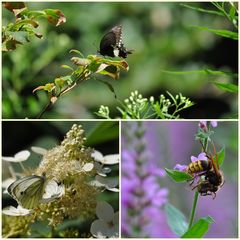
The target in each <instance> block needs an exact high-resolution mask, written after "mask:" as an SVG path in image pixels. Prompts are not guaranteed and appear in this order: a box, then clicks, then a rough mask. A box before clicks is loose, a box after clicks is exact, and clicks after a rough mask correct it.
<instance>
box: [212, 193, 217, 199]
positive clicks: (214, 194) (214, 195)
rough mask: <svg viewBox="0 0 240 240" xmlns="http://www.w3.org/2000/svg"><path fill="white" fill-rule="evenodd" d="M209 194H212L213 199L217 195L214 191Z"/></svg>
mask: <svg viewBox="0 0 240 240" xmlns="http://www.w3.org/2000/svg"><path fill="white" fill-rule="evenodd" d="M211 195H213V200H214V199H215V197H216V196H217V195H216V193H215V192H212V194H211Z"/></svg>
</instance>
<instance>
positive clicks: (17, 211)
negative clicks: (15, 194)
mask: <svg viewBox="0 0 240 240" xmlns="http://www.w3.org/2000/svg"><path fill="white" fill-rule="evenodd" d="M2 213H3V214H5V215H9V216H26V215H29V214H30V213H31V210H29V209H26V208H23V207H21V206H20V205H18V207H17V208H15V207H13V206H9V207H7V208H5V209H3V210H2Z"/></svg>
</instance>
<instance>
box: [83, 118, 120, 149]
mask: <svg viewBox="0 0 240 240" xmlns="http://www.w3.org/2000/svg"><path fill="white" fill-rule="evenodd" d="M118 135H119V125H118V122H117V121H116V122H113V121H107V122H100V123H99V124H97V125H96V126H95V128H93V129H92V131H91V132H89V133H88V135H87V140H86V145H87V146H94V145H96V144H99V143H103V142H105V141H110V140H112V139H115V138H117V137H118Z"/></svg>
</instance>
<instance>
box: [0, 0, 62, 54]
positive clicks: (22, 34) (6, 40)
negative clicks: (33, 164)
mask: <svg viewBox="0 0 240 240" xmlns="http://www.w3.org/2000/svg"><path fill="white" fill-rule="evenodd" d="M3 6H4V7H5V8H6V9H8V10H9V11H11V12H12V13H13V14H14V15H15V18H16V19H15V22H14V23H9V24H8V25H7V26H3V27H2V51H12V50H15V49H16V45H17V44H25V43H27V42H29V41H30V38H31V36H36V37H37V38H42V34H40V33H39V32H38V27H39V23H38V22H37V19H39V18H45V19H47V21H48V22H49V23H51V24H53V25H55V26H59V25H61V24H63V23H65V22H66V18H65V16H64V14H63V13H62V12H61V11H60V10H56V9H44V10H42V11H31V10H29V9H28V8H27V7H26V5H25V4H24V3H21V2H19V3H11V2H5V3H3Z"/></svg>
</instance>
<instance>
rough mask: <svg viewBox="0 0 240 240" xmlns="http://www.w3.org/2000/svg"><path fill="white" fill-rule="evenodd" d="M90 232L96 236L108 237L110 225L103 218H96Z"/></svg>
mask: <svg viewBox="0 0 240 240" xmlns="http://www.w3.org/2000/svg"><path fill="white" fill-rule="evenodd" d="M90 232H91V234H92V235H93V236H94V237H97V238H106V237H107V232H108V225H107V223H105V222H104V221H102V220H95V221H94V222H93V223H92V225H91V228H90Z"/></svg>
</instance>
